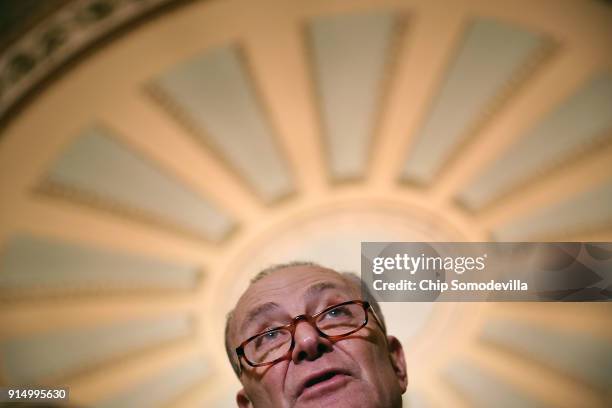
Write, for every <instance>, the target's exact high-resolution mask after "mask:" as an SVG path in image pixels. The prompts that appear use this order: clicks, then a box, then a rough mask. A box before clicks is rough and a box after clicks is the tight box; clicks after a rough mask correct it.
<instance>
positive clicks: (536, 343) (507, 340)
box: [481, 320, 612, 390]
mask: <svg viewBox="0 0 612 408" xmlns="http://www.w3.org/2000/svg"><path fill="white" fill-rule="evenodd" d="M481 339H483V340H485V341H487V342H491V343H492V344H495V345H498V346H503V347H506V348H507V349H509V350H513V351H514V352H516V353H520V354H521V355H523V356H525V357H526V358H529V359H532V360H533V361H538V362H540V363H543V364H545V365H546V366H548V367H551V369H557V370H560V371H562V372H563V373H565V374H567V375H570V376H572V377H573V378H575V379H577V380H579V381H584V382H586V383H588V384H590V385H591V386H594V387H596V389H599V390H606V389H610V387H611V386H612V377H611V376H610V372H612V359H610V355H612V345H611V343H610V342H609V341H605V340H602V339H598V338H595V337H589V336H588V335H585V334H584V333H579V332H575V331H570V330H567V329H566V330H564V331H554V330H549V329H546V328H542V327H540V326H535V325H531V324H525V323H523V322H517V321H510V320H491V321H488V322H487V323H486V324H485V325H484V327H483V328H482V332H481Z"/></svg>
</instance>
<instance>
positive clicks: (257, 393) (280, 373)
mask: <svg viewBox="0 0 612 408" xmlns="http://www.w3.org/2000/svg"><path fill="white" fill-rule="evenodd" d="M286 371H287V364H286V363H285V362H281V363H278V364H275V365H273V366H270V367H262V368H260V369H258V371H257V376H256V378H253V379H252V381H251V382H250V385H251V389H252V394H253V399H254V401H253V402H259V404H258V405H257V406H265V407H268V406H269V407H281V406H284V404H283V403H282V402H283V399H284V392H283V391H284V390H283V384H284V383H285V374H286Z"/></svg>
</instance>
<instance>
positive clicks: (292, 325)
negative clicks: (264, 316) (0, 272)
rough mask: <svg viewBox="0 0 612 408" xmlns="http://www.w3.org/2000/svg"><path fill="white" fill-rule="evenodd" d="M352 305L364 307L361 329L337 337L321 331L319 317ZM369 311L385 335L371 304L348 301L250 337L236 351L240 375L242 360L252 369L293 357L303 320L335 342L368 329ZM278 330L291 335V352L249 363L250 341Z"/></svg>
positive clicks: (321, 334) (363, 301)
mask: <svg viewBox="0 0 612 408" xmlns="http://www.w3.org/2000/svg"><path fill="white" fill-rule="evenodd" d="M350 304H358V305H361V306H362V307H363V311H364V313H365V317H364V320H363V323H362V324H361V325H360V326H359V327H357V328H355V329H353V330H351V331H349V332H347V333H344V334H337V335H332V336H330V335H327V334H325V333H323V332H322V331H321V330H320V329H319V327H318V326H317V323H316V318H317V317H319V316H321V315H322V314H324V313H327V312H329V311H330V310H332V309H335V308H337V307H340V306H345V305H350ZM368 310H370V311H371V312H372V315H373V316H374V320H376V323H378V325H379V326H380V328H381V329H382V330H383V333H384V331H385V330H384V326H383V324H382V323H381V321H380V319H379V318H378V316H377V315H376V312H375V311H374V308H373V307H372V305H371V304H370V302H368V301H365V300H348V301H346V302H342V303H338V304H335V305H331V306H329V307H326V308H325V309H323V310H321V311H320V312H317V313H315V314H313V315H307V314H301V315H298V316H295V317H294V318H292V319H291V322H290V323H287V324H285V325H283V326H278V327H273V328H271V329H267V330H264V331H263V332H261V333H257V334H255V335H253V336H251V337H249V338H248V339H246V340H245V341H243V342H242V343H240V346H238V347H236V350H235V351H236V355H237V357H238V365H239V369H240V373H239V375H240V374H242V364H240V360H241V359H243V360H244V361H246V363H247V364H248V365H249V366H251V367H265V366H269V365H273V364H276V363H278V362H280V361H283V360H287V359H288V358H287V357H288V356H290V355H291V353H292V352H293V349H294V348H295V330H296V328H297V324H298V322H300V321H301V320H305V321H306V322H308V323H310V325H311V326H312V327H314V328H315V330H316V331H317V333H318V334H319V336H321V337H323V338H325V339H329V340H331V341H335V340H338V339H341V338H343V337H347V336H350V335H351V334H353V333H356V332H358V331H359V330H361V329H363V328H364V327H366V326H367V324H368V321H369V319H368ZM276 330H288V331H289V332H290V333H291V345H290V346H289V350H287V352H286V353H285V354H284V355H283V356H281V357H279V358H277V359H275V360H272V361H269V362H267V363H252V362H251V361H249V359H248V358H247V357H246V355H245V354H244V347H245V346H246V345H247V343H249V342H250V341H252V340H254V339H255V338H257V337H259V336H262V335H264V334H266V333H270V332H273V331H276ZM385 341H387V337H386V336H385Z"/></svg>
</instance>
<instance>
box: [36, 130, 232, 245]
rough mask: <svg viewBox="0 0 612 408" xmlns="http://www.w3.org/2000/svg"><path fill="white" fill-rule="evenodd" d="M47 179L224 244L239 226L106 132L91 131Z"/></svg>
mask: <svg viewBox="0 0 612 408" xmlns="http://www.w3.org/2000/svg"><path fill="white" fill-rule="evenodd" d="M46 180H48V181H49V182H51V183H52V184H53V185H59V186H62V187H67V188H69V189H71V190H75V192H84V193H85V194H89V195H93V196H94V197H95V199H97V200H100V201H101V203H104V202H108V203H109V205H113V204H114V205H116V206H118V207H119V208H121V206H124V207H125V208H126V209H128V210H130V211H139V212H142V213H143V215H145V216H147V217H152V218H153V219H156V220H157V219H159V220H160V221H161V222H164V223H170V224H174V225H176V226H178V227H180V228H184V229H186V230H191V231H194V232H196V233H198V234H200V235H202V236H203V237H206V238H208V239H210V240H214V241H218V240H220V239H222V238H223V237H224V236H226V235H227V234H228V232H229V231H230V229H231V228H232V227H233V221H232V220H231V219H230V218H229V217H228V216H227V215H226V214H225V213H224V212H223V211H220V210H219V209H218V208H215V207H214V206H213V205H212V204H211V203H209V202H208V201H207V200H206V199H205V198H203V197H199V196H198V195H196V194H195V193H194V192H193V191H191V190H190V189H188V188H186V187H185V186H183V185H181V184H180V183H179V182H178V181H177V180H176V179H175V178H173V177H172V176H170V175H168V174H167V173H166V172H164V171H163V170H162V169H160V168H159V167H157V166H155V165H153V164H152V163H151V162H150V161H149V160H146V159H145V158H144V157H142V156H140V155H139V154H137V153H136V152H134V151H133V150H132V149H131V148H129V147H128V146H125V145H123V144H121V143H120V142H118V141H117V139H116V138H115V135H113V134H112V132H110V131H109V130H107V129H104V128H101V127H92V128H90V129H87V130H86V131H85V132H84V133H83V134H81V135H79V137H78V138H77V139H76V140H75V141H74V142H72V143H71V144H70V145H69V146H68V147H66V148H65V150H64V151H63V152H62V153H61V154H60V156H59V157H58V158H57V159H56V160H55V162H54V164H53V166H52V167H51V168H50V170H49V172H48V173H47V175H46Z"/></svg>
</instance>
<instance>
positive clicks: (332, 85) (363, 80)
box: [309, 12, 400, 180]
mask: <svg viewBox="0 0 612 408" xmlns="http://www.w3.org/2000/svg"><path fill="white" fill-rule="evenodd" d="M399 25H400V19H399V17H398V16H397V15H395V14H394V13H392V12H377V13H367V14H366V13H364V14H355V15H339V16H325V17H318V18H316V19H315V20H314V21H313V22H312V23H311V24H310V25H309V34H310V42H311V48H312V52H313V55H312V60H313V61H312V63H313V65H314V76H315V83H316V87H317V93H318V95H319V98H320V104H321V114H322V123H323V132H324V136H325V140H326V142H327V148H328V150H329V151H328V157H329V166H330V173H331V175H332V176H333V177H334V178H337V179H341V180H342V179H354V178H358V177H361V176H363V174H364V171H365V170H366V165H367V161H368V157H369V154H368V151H369V148H370V147H371V143H372V133H373V132H374V130H375V127H374V126H375V124H376V118H377V113H378V107H379V106H380V102H381V97H382V91H383V80H384V79H385V74H387V72H386V71H385V69H388V64H387V63H388V62H389V59H390V58H389V57H390V55H389V54H390V51H391V49H390V48H391V45H392V40H393V39H394V34H398V33H397V31H398V28H399Z"/></svg>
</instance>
